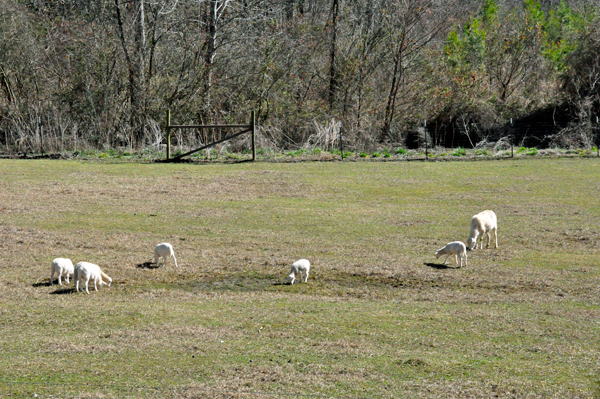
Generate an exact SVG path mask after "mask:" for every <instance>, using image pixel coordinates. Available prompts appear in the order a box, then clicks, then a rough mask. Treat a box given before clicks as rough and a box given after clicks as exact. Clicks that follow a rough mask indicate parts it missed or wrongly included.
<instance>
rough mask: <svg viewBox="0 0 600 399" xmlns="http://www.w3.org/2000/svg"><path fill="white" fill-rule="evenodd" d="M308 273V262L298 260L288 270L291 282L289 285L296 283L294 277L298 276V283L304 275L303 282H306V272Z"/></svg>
mask: <svg viewBox="0 0 600 399" xmlns="http://www.w3.org/2000/svg"><path fill="white" fill-rule="evenodd" d="M309 271H310V262H309V261H308V260H306V259H300V260H298V261H296V262H294V263H293V264H292V269H291V270H290V275H289V276H288V278H289V279H291V280H292V282H291V284H294V282H295V281H296V276H298V275H300V281H302V275H303V274H304V282H305V283H306V281H307V280H308V272H309Z"/></svg>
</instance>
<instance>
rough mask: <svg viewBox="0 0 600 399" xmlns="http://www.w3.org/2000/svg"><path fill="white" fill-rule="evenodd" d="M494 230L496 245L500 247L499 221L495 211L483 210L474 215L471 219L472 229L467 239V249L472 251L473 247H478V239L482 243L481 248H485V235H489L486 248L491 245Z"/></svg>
mask: <svg viewBox="0 0 600 399" xmlns="http://www.w3.org/2000/svg"><path fill="white" fill-rule="evenodd" d="M492 231H493V232H494V236H495V238H496V246H495V248H498V221H497V219H496V214H495V213H494V211H490V210H487V211H483V212H480V213H478V214H477V215H475V216H473V218H472V219H471V231H470V232H469V239H468V240H467V249H468V250H469V251H470V250H472V249H473V248H475V249H477V240H479V242H480V243H481V245H480V249H483V235H484V234H486V235H487V238H488V239H487V245H486V248H489V247H490V239H491V235H490V233H491V232H492Z"/></svg>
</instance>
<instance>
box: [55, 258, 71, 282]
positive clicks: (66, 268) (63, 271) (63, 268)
mask: <svg viewBox="0 0 600 399" xmlns="http://www.w3.org/2000/svg"><path fill="white" fill-rule="evenodd" d="M73 272H74V269H73V262H71V259H67V258H56V259H54V260H53V261H52V264H51V265H50V285H53V284H54V274H55V273H56V274H57V275H58V285H62V280H61V278H62V277H64V278H65V281H66V282H67V284H69V276H72V275H73Z"/></svg>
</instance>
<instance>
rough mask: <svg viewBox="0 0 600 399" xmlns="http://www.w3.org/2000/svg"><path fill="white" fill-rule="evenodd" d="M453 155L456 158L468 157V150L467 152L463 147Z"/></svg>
mask: <svg viewBox="0 0 600 399" xmlns="http://www.w3.org/2000/svg"><path fill="white" fill-rule="evenodd" d="M452 155H454V156H455V157H463V156H465V155H467V150H465V149H464V148H462V147H458V148H457V149H456V150H454V152H453V153H452Z"/></svg>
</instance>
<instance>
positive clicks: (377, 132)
mask: <svg viewBox="0 0 600 399" xmlns="http://www.w3.org/2000/svg"><path fill="white" fill-rule="evenodd" d="M599 22H600V10H599V8H598V6H597V5H594V4H592V3H590V2H587V1H583V0H581V1H579V0H542V1H538V0H130V1H126V0H0V34H1V38H0V148H3V149H4V151H8V152H36V151H38V150H39V148H42V147H43V148H44V149H45V150H46V151H70V150H75V149H85V148H117V147H123V146H127V147H131V148H138V149H139V148H145V147H148V146H158V145H160V143H162V142H164V137H163V132H164V124H165V113H166V110H167V109H170V110H171V115H172V118H173V120H174V121H177V123H179V124H183V123H194V124H198V123H205V124H215V123H240V122H247V121H248V119H249V115H250V112H251V111H255V112H256V118H257V123H258V124H259V126H260V140H261V145H263V146H269V147H272V148H277V149H284V148H290V147H297V146H303V145H322V146H329V145H332V143H333V141H334V140H335V137H334V136H336V135H335V134H333V132H334V131H335V129H336V128H338V127H339V126H340V124H341V126H342V127H343V129H344V139H345V141H347V143H345V145H346V146H348V147H352V146H354V147H356V148H361V147H362V148H364V147H369V146H378V145H386V144H406V143H408V142H410V141H411V140H413V141H414V139H415V137H416V139H417V140H422V139H425V138H426V139H427V140H429V143H430V145H441V146H452V145H463V146H476V145H477V144H478V143H481V142H491V141H494V140H498V139H500V138H502V137H503V136H504V135H507V134H509V133H510V126H513V125H511V123H513V124H515V123H519V121H520V122H522V125H523V126H524V121H529V122H530V125H531V124H534V125H535V124H536V123H537V124H539V125H540V126H542V127H544V126H546V127H545V128H543V129H542V131H541V132H540V133H539V134H540V135H543V136H544V142H545V143H547V144H549V145H550V144H552V145H560V146H572V145H577V146H586V147H589V146H592V145H594V140H595V136H594V134H595V131H596V127H597V119H596V115H598V112H599V106H600V98H599V84H600V60H599V57H600V30H599V29H598V28H599V27H600V23H599ZM530 125H527V126H530ZM424 126H426V127H427V130H426V131H427V133H426V135H427V137H423V134H424V133H423V131H424V130H423V127H424ZM547 126H551V127H550V128H548V127H547ZM215 134H217V135H218V134H219V132H218V131H217V132H215V131H212V132H211V131H189V132H177V133H176V140H177V142H179V143H187V144H188V145H193V144H196V143H207V142H209V141H211V139H212V138H214V135H215ZM211 135H212V136H211ZM540 140H541V139H540ZM540 142H542V141H540ZM240 145H243V143H242V144H240Z"/></svg>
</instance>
